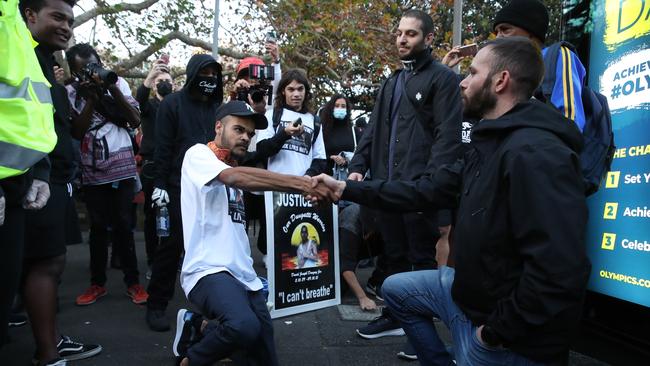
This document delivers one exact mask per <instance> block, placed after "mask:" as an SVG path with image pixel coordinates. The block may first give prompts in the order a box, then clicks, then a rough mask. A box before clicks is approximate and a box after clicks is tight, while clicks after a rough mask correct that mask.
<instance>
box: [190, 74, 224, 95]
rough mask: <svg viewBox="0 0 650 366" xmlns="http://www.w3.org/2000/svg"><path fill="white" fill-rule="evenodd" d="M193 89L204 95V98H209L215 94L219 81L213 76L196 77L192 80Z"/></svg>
mask: <svg viewBox="0 0 650 366" xmlns="http://www.w3.org/2000/svg"><path fill="white" fill-rule="evenodd" d="M192 86H193V88H194V89H195V90H196V91H198V92H199V93H201V94H202V95H205V96H206V97H211V96H213V95H215V94H216V93H217V87H218V86H219V80H218V79H217V78H215V77H214V76H197V77H195V78H194V82H193V83H192Z"/></svg>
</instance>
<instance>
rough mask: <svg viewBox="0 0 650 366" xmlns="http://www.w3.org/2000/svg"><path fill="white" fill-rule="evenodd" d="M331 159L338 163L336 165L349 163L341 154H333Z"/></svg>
mask: <svg viewBox="0 0 650 366" xmlns="http://www.w3.org/2000/svg"><path fill="white" fill-rule="evenodd" d="M330 159H332V160H334V163H336V165H345V164H347V160H345V158H344V157H342V156H341V155H331V156H330Z"/></svg>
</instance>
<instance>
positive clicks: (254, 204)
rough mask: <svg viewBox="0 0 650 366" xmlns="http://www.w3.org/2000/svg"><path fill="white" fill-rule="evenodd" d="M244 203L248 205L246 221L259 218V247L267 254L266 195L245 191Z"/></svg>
mask: <svg viewBox="0 0 650 366" xmlns="http://www.w3.org/2000/svg"><path fill="white" fill-rule="evenodd" d="M244 204H245V205H246V222H247V224H250V223H251V222H252V221H253V220H258V222H259V223H260V230H259V233H258V234H257V249H259V250H260V252H261V253H262V254H264V255H266V252H267V248H266V207H265V206H264V196H263V195H259V194H253V193H249V192H244Z"/></svg>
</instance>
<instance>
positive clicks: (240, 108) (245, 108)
mask: <svg viewBox="0 0 650 366" xmlns="http://www.w3.org/2000/svg"><path fill="white" fill-rule="evenodd" d="M226 116H237V117H244V118H250V119H251V120H253V122H254V123H255V129H256V130H263V129H265V128H266V127H267V126H268V125H269V121H267V120H266V117H264V115H263V114H261V113H256V112H255V111H254V110H253V108H251V106H250V105H248V103H245V102H242V101H240V100H233V101H230V102H228V103H224V104H222V105H221V107H219V109H217V116H216V120H217V121H219V120H221V119H222V118H224V117H226Z"/></svg>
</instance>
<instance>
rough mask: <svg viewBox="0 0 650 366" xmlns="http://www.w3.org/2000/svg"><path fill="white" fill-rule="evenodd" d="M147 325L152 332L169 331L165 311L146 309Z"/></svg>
mask: <svg viewBox="0 0 650 366" xmlns="http://www.w3.org/2000/svg"><path fill="white" fill-rule="evenodd" d="M147 325H149V329H151V330H153V331H154V332H166V331H168V330H169V328H170V325H169V320H167V315H166V314H165V310H157V309H150V308H147Z"/></svg>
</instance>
